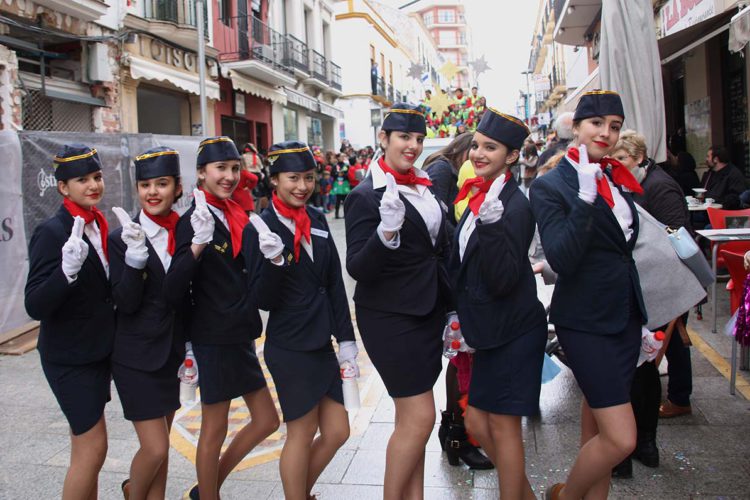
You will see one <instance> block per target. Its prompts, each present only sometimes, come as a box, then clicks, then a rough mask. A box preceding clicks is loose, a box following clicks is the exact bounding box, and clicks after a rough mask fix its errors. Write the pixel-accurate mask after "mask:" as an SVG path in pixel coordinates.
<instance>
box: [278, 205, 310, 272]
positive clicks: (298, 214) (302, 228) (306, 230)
mask: <svg viewBox="0 0 750 500" xmlns="http://www.w3.org/2000/svg"><path fill="white" fill-rule="evenodd" d="M272 202H273V208H275V209H276V211H277V212H278V213H279V215H281V216H282V217H286V218H287V219H291V220H293V221H294V260H295V262H299V247H300V243H301V242H302V237H303V236H304V237H305V239H306V240H307V242H308V243H310V216H309V215H307V209H306V208H305V207H299V208H294V207H290V206H289V205H287V204H286V203H284V202H283V201H282V200H281V198H279V197H278V196H277V195H276V192H275V191H274V193H273V196H272Z"/></svg>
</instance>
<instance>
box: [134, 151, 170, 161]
mask: <svg viewBox="0 0 750 500" xmlns="http://www.w3.org/2000/svg"><path fill="white" fill-rule="evenodd" d="M164 155H177V156H179V153H178V152H177V151H173V150H170V151H158V152H156V153H148V154H143V155H140V156H136V157H135V161H143V160H148V159H149V158H156V157H157V156H164Z"/></svg>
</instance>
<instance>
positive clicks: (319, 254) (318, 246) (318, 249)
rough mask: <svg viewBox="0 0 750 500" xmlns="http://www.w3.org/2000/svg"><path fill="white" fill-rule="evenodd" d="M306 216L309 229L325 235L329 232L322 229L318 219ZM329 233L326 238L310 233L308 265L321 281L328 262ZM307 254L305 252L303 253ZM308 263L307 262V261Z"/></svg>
mask: <svg viewBox="0 0 750 500" xmlns="http://www.w3.org/2000/svg"><path fill="white" fill-rule="evenodd" d="M308 216H309V217H310V227H311V228H312V229H317V230H319V231H325V232H326V233H329V231H328V230H327V229H326V228H325V227H323V224H321V223H320V222H319V221H318V219H317V218H316V217H314V216H312V215H310V213H309V212H308ZM330 237H331V235H330V233H329V234H328V237H327V238H323V237H322V236H316V235H314V234H312V232H311V233H310V243H311V244H312V249H313V259H314V260H313V261H312V262H311V263H310V264H311V265H312V267H313V269H314V270H315V275H316V276H318V278H320V279H322V277H323V275H324V274H325V271H326V267H327V265H326V264H327V262H328V248H329V247H328V238H330ZM304 253H305V254H307V252H304ZM308 261H309V260H308Z"/></svg>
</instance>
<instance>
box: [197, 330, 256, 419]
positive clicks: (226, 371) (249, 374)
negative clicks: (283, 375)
mask: <svg viewBox="0 0 750 500" xmlns="http://www.w3.org/2000/svg"><path fill="white" fill-rule="evenodd" d="M193 353H194V354H195V362H196V363H197V364H198V386H199V387H200V390H201V402H202V403H204V404H209V405H210V404H214V403H221V402H222V401H231V400H232V399H234V398H237V397H240V396H242V395H244V394H249V393H251V392H255V391H257V390H258V389H262V388H263V387H266V378H265V376H264V375H263V370H262V369H261V367H260V363H259V362H258V356H256V355H255V343H254V342H252V341H251V342H243V343H241V344H195V343H194V344H193Z"/></svg>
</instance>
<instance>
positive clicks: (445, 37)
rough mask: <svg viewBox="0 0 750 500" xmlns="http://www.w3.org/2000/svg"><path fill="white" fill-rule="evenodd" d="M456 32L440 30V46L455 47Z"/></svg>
mask: <svg viewBox="0 0 750 500" xmlns="http://www.w3.org/2000/svg"><path fill="white" fill-rule="evenodd" d="M455 44H456V32H455V31H450V30H440V35H439V39H438V45H455Z"/></svg>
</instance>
